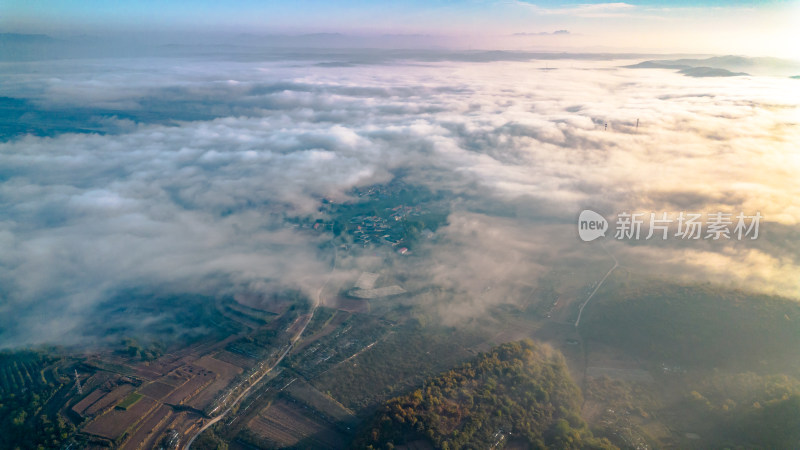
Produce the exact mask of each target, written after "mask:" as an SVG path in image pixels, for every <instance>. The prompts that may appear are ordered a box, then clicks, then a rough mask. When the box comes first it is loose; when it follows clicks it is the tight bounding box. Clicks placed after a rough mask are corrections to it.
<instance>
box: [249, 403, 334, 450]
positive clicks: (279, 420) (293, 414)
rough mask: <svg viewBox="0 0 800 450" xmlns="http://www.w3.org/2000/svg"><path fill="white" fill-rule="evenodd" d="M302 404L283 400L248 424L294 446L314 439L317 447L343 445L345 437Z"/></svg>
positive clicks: (284, 443)
mask: <svg viewBox="0 0 800 450" xmlns="http://www.w3.org/2000/svg"><path fill="white" fill-rule="evenodd" d="M300 408H301V407H298V406H297V405H292V404H291V403H288V402H286V401H284V400H279V401H277V402H275V403H273V404H272V405H270V406H269V407H268V408H267V409H266V410H265V411H262V412H261V413H260V414H259V415H257V416H256V417H255V418H253V419H252V420H251V421H250V422H249V423H248V424H247V426H248V428H249V429H250V430H251V431H253V432H254V433H256V434H257V435H259V436H260V437H262V438H264V439H267V440H270V441H272V442H275V443H276V444H278V445H280V446H293V445H297V444H298V443H300V442H301V441H304V440H307V439H312V440H313V441H314V445H315V447H322V448H325V447H334V448H342V447H344V446H345V445H346V442H345V439H344V437H343V436H342V435H341V434H340V433H337V432H336V431H335V430H334V429H333V428H332V427H330V426H328V425H327V424H321V423H319V422H318V421H316V420H313V419H311V418H309V417H307V416H305V415H304V414H303V413H302V412H301V410H300Z"/></svg>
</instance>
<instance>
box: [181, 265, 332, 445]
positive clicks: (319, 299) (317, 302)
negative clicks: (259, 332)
mask: <svg viewBox="0 0 800 450" xmlns="http://www.w3.org/2000/svg"><path fill="white" fill-rule="evenodd" d="M335 270H336V254H335V253H334V257H333V269H331V273H330V274H329V275H328V278H327V279H326V280H325V283H323V284H322V286H320V288H319V290H317V295H316V296H315V298H314V306H313V307H312V308H311V314H309V316H308V320H307V321H306V323H305V324H304V325H303V328H301V329H300V331H299V332H298V333H297V334H296V335H295V336H294V337H293V338H292V340H291V341H290V343H289V346H288V347H286V350H284V351H283V353H281V356H280V357H279V358H278V360H277V361H275V363H273V364H272V365H271V366H270V367H269V368H268V369H267V370H266V371H264V373H262V374H261V376H260V377H258V379H256V381H255V383H251V384H250V386H248V387H247V389H245V390H244V391H242V393H241V394H239V396H238V397H236V399H235V400H233V403H231V405H230V406H229V407H228V409H226V410H225V411H223V412H221V413H220V414H219V415H218V416H217V417H215V418H213V419H211V420H209V421H208V422H207V423H206V424H205V425H203V426H202V427H200V429H199V430H197V432H196V433H195V434H194V435H192V437H191V439H189V441H188V442H186V445H185V446H184V447H183V448H184V450H189V449H190V448H191V447H192V443H193V442H194V440H195V439H197V437H198V436H200V435H201V434H202V433H203V432H204V431H206V430H207V429H209V428H210V427H212V426H214V424H215V423H217V422H219V421H220V420H222V418H223V417H225V416H226V415H228V413H230V412H231V410H232V409H233V407H234V406H236V405H237V404H238V403H239V402H240V401H241V400H242V399H243V398H244V397H245V396H247V394H249V393H250V390H251V389H253V387H254V386H256V385H258V383H259V382H260V381H261V380H262V379H263V378H264V377H265V376H267V374H268V373H270V372H272V369H274V368H275V367H277V366H278V364H280V363H281V361H283V358H285V357H286V355H288V354H289V352H290V351H292V348H293V347H294V344H295V343H296V342H297V341H298V340H300V338H301V337H303V333H305V331H306V327H308V324H309V323H311V319H312V318H313V317H314V312H315V311H316V310H317V307H318V306H319V305H320V304H321V303H322V290H323V289H325V286H327V285H328V282H329V281H330V280H331V278H332V276H333V272H334V271H335Z"/></svg>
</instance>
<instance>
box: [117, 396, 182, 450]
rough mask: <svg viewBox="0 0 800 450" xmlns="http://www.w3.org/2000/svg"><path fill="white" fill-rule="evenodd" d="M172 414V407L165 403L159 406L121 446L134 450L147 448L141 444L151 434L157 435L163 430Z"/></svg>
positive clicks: (125, 449)
mask: <svg viewBox="0 0 800 450" xmlns="http://www.w3.org/2000/svg"><path fill="white" fill-rule="evenodd" d="M171 415H172V408H170V407H169V406H167V405H161V406H159V407H158V408H157V409H156V410H155V411H154V412H153V413H152V414H150V416H148V418H147V420H145V421H144V422H143V423H142V424H141V425H140V426H139V428H138V429H137V431H136V432H135V433H134V434H133V436H131V437H130V439H128V440H127V442H125V444H124V445H123V446H122V447H121V448H122V449H124V450H134V449H139V448H149V447H143V446H142V444H144V443H145V441H146V440H147V439H148V437H150V436H151V435H156V436H157V435H158V434H160V433H161V431H163V429H164V428H165V427H166V424H167V419H169V417H170V416H171Z"/></svg>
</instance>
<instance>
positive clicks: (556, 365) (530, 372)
mask: <svg viewBox="0 0 800 450" xmlns="http://www.w3.org/2000/svg"><path fill="white" fill-rule="evenodd" d="M580 405H581V394H580V391H579V390H578V388H577V387H576V386H575V384H574V383H573V382H572V380H571V379H570V378H569V375H568V373H567V369H566V366H565V364H564V360H563V357H562V356H561V355H560V354H558V353H556V352H554V351H552V350H549V349H547V348H544V347H541V346H539V345H536V344H534V343H533V342H531V341H529V340H526V341H520V342H513V343H507V344H503V345H500V346H498V347H496V348H494V349H492V350H491V351H489V352H487V353H482V354H480V355H478V356H477V357H476V358H475V359H474V360H472V361H470V362H466V363H464V364H463V365H461V366H459V367H457V368H455V369H452V370H449V371H447V372H444V373H442V374H440V375H438V376H436V377H434V378H431V379H428V380H426V381H425V383H424V385H423V387H422V388H420V389H417V390H415V391H413V392H411V393H409V394H407V395H403V396H400V397H396V398H394V399H391V400H389V401H388V402H386V403H385V404H383V405H382V406H381V407H380V408H379V410H378V411H377V413H376V415H375V417H374V418H373V419H372V421H370V422H369V423H368V424H367V426H366V427H365V428H364V429H363V430H362V431H361V433H360V434H359V436H358V437H357V438H356V440H355V442H354V447H355V448H394V447H395V446H397V445H403V444H409V443H411V442H415V441H426V442H427V443H430V444H432V445H433V446H434V447H436V448H440V449H455V448H483V449H485V448H502V447H504V446H506V445H508V444H509V443H515V444H520V445H523V446H528V447H532V448H545V447H555V448H614V447H613V446H612V445H611V444H610V443H609V442H608V441H607V440H605V439H598V438H595V437H593V436H592V433H591V432H590V431H589V430H588V428H587V426H586V424H585V422H584V421H583V420H582V419H581V417H580Z"/></svg>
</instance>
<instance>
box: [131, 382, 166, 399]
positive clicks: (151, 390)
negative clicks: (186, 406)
mask: <svg viewBox="0 0 800 450" xmlns="http://www.w3.org/2000/svg"><path fill="white" fill-rule="evenodd" d="M174 390H175V386H170V385H169V384H165V383H161V382H159V381H153V382H152V383H148V384H146V385H144V386H143V387H142V388H140V389H139V393H140V394H143V395H146V396H148V397H150V398H154V399H156V400H161V399H163V398H164V397H166V396H167V395H169V393H170V392H172V391H174Z"/></svg>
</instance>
